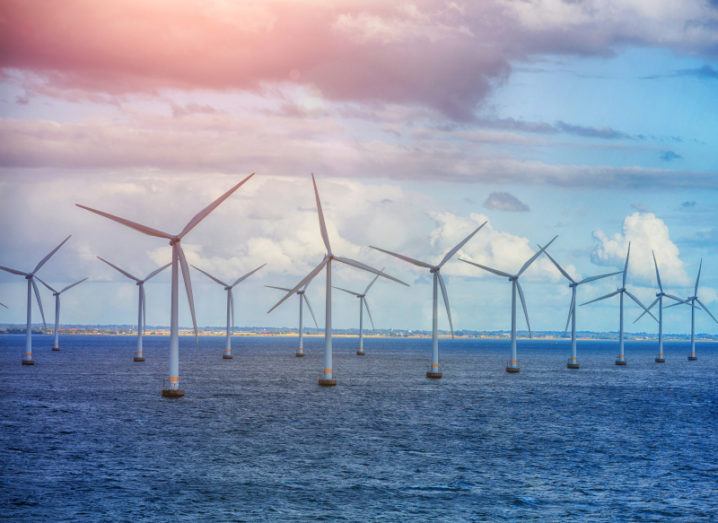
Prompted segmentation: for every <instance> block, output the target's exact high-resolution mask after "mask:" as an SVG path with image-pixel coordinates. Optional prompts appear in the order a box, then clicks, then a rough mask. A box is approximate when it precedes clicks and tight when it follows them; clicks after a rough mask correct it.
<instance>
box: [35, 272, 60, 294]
mask: <svg viewBox="0 0 718 523" xmlns="http://www.w3.org/2000/svg"><path fill="white" fill-rule="evenodd" d="M35 278H37V279H38V280H39V281H40V283H42V284H43V285H44V286H45V287H47V289H48V290H49V291H50V292H52V293H53V294H55V293H57V291H56V290H55V289H53V288H52V287H50V286H49V285H48V284H47V283H45V282H44V281H43V280H41V279H40V278H38V277H37V276H35Z"/></svg>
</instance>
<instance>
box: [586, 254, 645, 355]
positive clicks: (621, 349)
mask: <svg viewBox="0 0 718 523" xmlns="http://www.w3.org/2000/svg"><path fill="white" fill-rule="evenodd" d="M630 256H631V243H630V242H629V243H628V250H627V252H626V264H625V265H624V266H623V271H621V272H622V273H623V279H622V281H621V287H620V288H619V289H616V290H615V291H613V292H612V293H610V294H606V295H605V296H601V297H599V298H596V299H593V300H590V301H587V302H585V303H582V304H581V306H582V307H583V306H584V305H588V304H589V303H595V302H597V301H601V300H606V299H608V298H613V297H614V296H615V295H616V294H619V295H620V296H619V300H620V301H619V304H620V305H619V313H618V314H619V316H618V317H619V320H618V321H619V323H618V325H619V330H618V356H617V357H616V365H625V364H626V352H625V347H624V340H623V300H624V295H627V296H628V297H629V298H631V299H632V300H633V301H634V302H635V303H636V305H638V306H639V307H640V308H641V309H643V310H644V311H645V310H646V307H645V306H644V305H643V304H642V303H641V300H639V299H638V298H636V297H635V296H634V295H633V294H631V292H630V291H629V290H627V289H626V277H627V276H628V260H629V258H630ZM648 314H650V316H651V317H652V318H653V319H654V320H655V319H656V317H655V316H654V315H653V314H652V313H650V312H649V313H648Z"/></svg>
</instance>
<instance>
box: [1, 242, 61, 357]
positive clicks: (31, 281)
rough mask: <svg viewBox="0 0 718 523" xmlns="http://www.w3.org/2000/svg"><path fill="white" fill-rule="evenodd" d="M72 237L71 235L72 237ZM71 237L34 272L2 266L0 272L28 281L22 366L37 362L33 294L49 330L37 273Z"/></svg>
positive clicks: (36, 266)
mask: <svg viewBox="0 0 718 523" xmlns="http://www.w3.org/2000/svg"><path fill="white" fill-rule="evenodd" d="M70 236H71V235H70ZM70 236H68V237H67V238H65V239H64V240H62V242H61V243H60V245H58V246H57V247H55V248H54V249H53V250H51V251H50V253H49V254H48V255H47V256H45V257H44V258H43V259H42V260H40V261H39V262H38V264H37V265H35V268H34V269H33V270H32V272H23V271H19V270H17V269H11V268H10V267H3V266H1V265H0V270H3V271H5V272H10V273H12V274H17V275H18V276H24V277H25V279H26V280H27V323H26V326H25V354H24V355H23V357H22V364H23V365H34V364H35V360H33V359H32V294H33V292H34V293H35V299H36V300H37V306H38V308H39V309H40V315H41V316H42V323H43V325H44V326H45V328H47V324H46V323H45V311H43V310H42V301H41V300H40V291H39V290H38V288H37V283H35V274H36V273H37V271H39V270H40V268H41V267H42V266H43V265H45V263H46V262H47V260H49V259H50V258H51V257H52V255H53V254H55V253H56V252H57V251H58V250H59V249H60V247H62V246H63V245H65V242H66V241H67V240H69V239H70Z"/></svg>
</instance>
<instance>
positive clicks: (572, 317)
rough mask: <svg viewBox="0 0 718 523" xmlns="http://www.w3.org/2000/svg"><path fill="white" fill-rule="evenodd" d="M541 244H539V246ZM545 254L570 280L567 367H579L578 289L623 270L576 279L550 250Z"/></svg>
mask: <svg viewBox="0 0 718 523" xmlns="http://www.w3.org/2000/svg"><path fill="white" fill-rule="evenodd" d="M540 247H541V246H540V245H539V248H540ZM544 254H546V256H548V259H549V260H551V262H552V263H553V264H554V265H555V266H556V268H557V269H558V271H559V272H560V273H561V274H562V275H563V277H564V278H566V279H567V280H568V286H569V288H570V289H571V305H569V307H568V318H566V328H564V330H563V331H564V334H565V333H566V331H567V330H568V324H569V322H570V323H571V357H570V358H569V359H568V363H566V367H567V368H569V369H578V368H579V367H580V366H579V364H578V359H577V358H576V290H577V289H578V287H579V285H583V284H584V283H589V282H592V281H596V280H600V279H603V278H608V277H609V276H616V275H617V274H621V273H622V272H623V271H616V272H611V273H608V274H601V275H599V276H589V277H587V278H584V279H582V280H579V281H576V280H574V279H573V278H572V277H571V275H570V274H569V273H568V272H566V271H565V270H564V268H563V267H561V265H559V263H558V262H557V261H556V260H554V259H553V257H552V256H551V255H550V254H549V253H548V251H544Z"/></svg>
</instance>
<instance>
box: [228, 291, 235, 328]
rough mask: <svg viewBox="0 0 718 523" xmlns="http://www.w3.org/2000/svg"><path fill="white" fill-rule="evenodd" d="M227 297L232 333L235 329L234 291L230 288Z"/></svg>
mask: <svg viewBox="0 0 718 523" xmlns="http://www.w3.org/2000/svg"><path fill="white" fill-rule="evenodd" d="M227 297H228V299H229V321H230V322H231V323H230V332H231V330H232V329H234V294H233V293H232V289H231V288H230V289H229V290H228V291H227Z"/></svg>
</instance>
